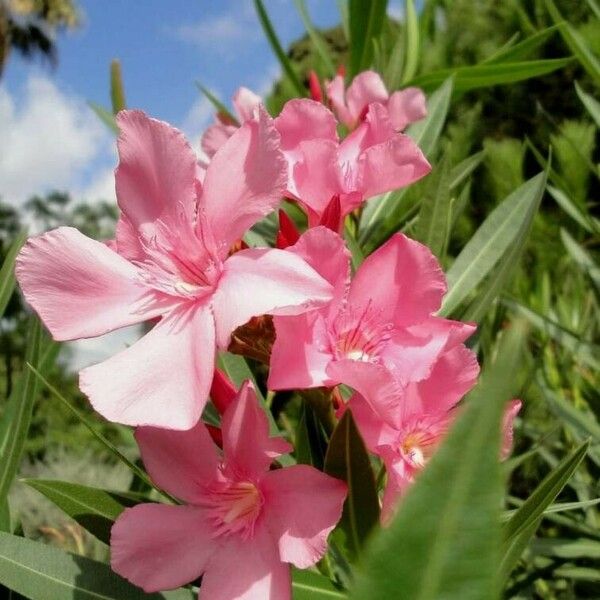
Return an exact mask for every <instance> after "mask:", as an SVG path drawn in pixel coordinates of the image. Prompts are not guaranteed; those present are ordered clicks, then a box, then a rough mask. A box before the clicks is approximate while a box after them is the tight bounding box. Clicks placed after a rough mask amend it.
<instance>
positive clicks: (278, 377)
mask: <svg viewBox="0 0 600 600" xmlns="http://www.w3.org/2000/svg"><path fill="white" fill-rule="evenodd" d="M320 313H321V311H312V312H310V313H306V314H303V315H298V316H296V317H274V318H273V323H274V325H275V334H276V335H275V343H274V344H273V349H272V351H271V364H270V368H269V379H268V382H267V385H268V387H269V389H270V390H291V389H298V388H300V389H301V388H313V387H319V386H322V385H332V384H334V383H335V382H333V381H332V380H331V378H330V377H329V376H328V375H327V365H328V364H329V363H330V362H331V360H332V359H333V355H332V354H331V352H329V351H328V343H329V339H328V336H327V331H326V325H325V321H324V320H323V317H322V316H321V314H320Z"/></svg>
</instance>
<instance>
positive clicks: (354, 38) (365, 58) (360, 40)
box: [348, 0, 387, 77]
mask: <svg viewBox="0 0 600 600" xmlns="http://www.w3.org/2000/svg"><path fill="white" fill-rule="evenodd" d="M348 9H349V11H348V18H349V26H350V64H349V75H350V77H354V76H355V75H357V74H358V73H360V72H361V71H363V70H365V69H368V68H369V67H370V66H371V62H372V60H373V42H374V40H376V39H377V38H378V37H379V35H380V34H381V30H382V28H383V23H384V21H385V16H386V9H387V0H370V1H369V2H365V1H364V0H348Z"/></svg>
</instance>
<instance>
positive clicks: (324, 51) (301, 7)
mask: <svg viewBox="0 0 600 600" xmlns="http://www.w3.org/2000/svg"><path fill="white" fill-rule="evenodd" d="M294 4H295V5H296V9H297V10H298V13H299V14H300V18H301V19H302V23H304V27H305V29H306V32H307V33H308V36H309V37H310V41H311V42H312V43H313V46H314V47H315V50H316V51H317V54H318V55H319V58H320V59H321V60H322V61H323V65H324V66H325V69H326V70H327V75H329V76H330V77H333V75H334V74H335V65H334V64H333V60H332V58H331V53H330V51H329V46H328V45H327V43H326V42H325V40H324V39H323V37H322V36H321V34H320V33H319V32H318V31H317V30H316V28H315V26H314V24H313V22H312V20H311V18H310V15H309V14H308V8H307V7H306V2H305V0H294Z"/></svg>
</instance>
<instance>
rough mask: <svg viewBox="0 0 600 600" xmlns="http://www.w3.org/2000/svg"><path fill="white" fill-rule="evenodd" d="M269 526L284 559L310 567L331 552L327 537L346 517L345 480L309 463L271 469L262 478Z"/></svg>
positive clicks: (304, 567) (301, 566)
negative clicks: (342, 517)
mask: <svg viewBox="0 0 600 600" xmlns="http://www.w3.org/2000/svg"><path fill="white" fill-rule="evenodd" d="M261 491H262V493H263V495H264V499H265V504H264V506H265V511H266V515H265V518H266V519H267V520H268V522H267V527H268V528H269V529H270V530H271V532H272V534H273V536H274V537H275V538H276V539H277V540H278V542H279V556H280V557H281V560H283V561H285V562H290V563H292V564H293V565H295V566H296V567H298V568H300V569H306V568H307V567H310V566H312V565H314V564H315V563H316V562H317V561H318V560H320V559H321V558H322V557H323V555H324V554H325V552H326V551H327V536H328V535H329V533H330V532H331V530H332V529H333V528H334V527H335V526H336V524H337V522H338V521H339V520H340V517H341V516H342V507H343V505H344V500H345V498H346V493H347V487H346V484H345V483H344V482H343V481H340V480H339V479H335V478H334V477H330V476H329V475H325V474H324V473H321V472H320V471H318V470H317V469H315V468H313V467H309V466H307V465H294V466H292V467H286V468H285V469H277V470H275V471H269V472H268V473H267V474H266V475H265V476H264V477H263V479H262V481H261Z"/></svg>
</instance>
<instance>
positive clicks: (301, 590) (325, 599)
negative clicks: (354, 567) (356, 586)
mask: <svg viewBox="0 0 600 600" xmlns="http://www.w3.org/2000/svg"><path fill="white" fill-rule="evenodd" d="M292 591H293V595H294V600H313V598H314V600H335V599H336V598H337V599H338V600H340V599H342V598H347V596H346V594H344V593H343V592H341V591H340V590H338V589H337V588H336V587H334V585H333V584H332V583H331V581H329V579H327V578H326V577H323V575H319V574H318V573H315V572H314V571H299V570H297V569H293V570H292Z"/></svg>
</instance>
